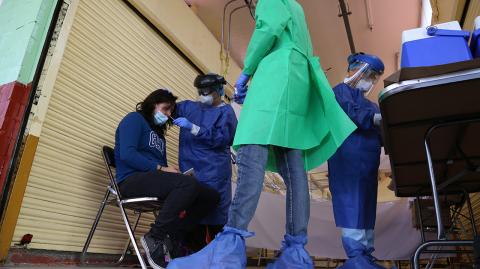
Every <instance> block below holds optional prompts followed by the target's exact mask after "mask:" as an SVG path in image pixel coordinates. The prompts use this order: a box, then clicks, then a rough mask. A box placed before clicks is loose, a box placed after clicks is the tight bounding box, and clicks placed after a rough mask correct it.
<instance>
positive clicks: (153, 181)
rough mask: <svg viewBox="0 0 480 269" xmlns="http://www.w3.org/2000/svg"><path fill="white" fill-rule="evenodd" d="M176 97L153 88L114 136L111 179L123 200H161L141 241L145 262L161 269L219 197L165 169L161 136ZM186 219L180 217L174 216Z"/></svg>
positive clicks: (164, 152) (164, 151)
mask: <svg viewBox="0 0 480 269" xmlns="http://www.w3.org/2000/svg"><path fill="white" fill-rule="evenodd" d="M176 100H177V97H176V96H174V95H173V94H172V93H171V92H170V91H168V90H163V89H160V90H156V91H154V92H152V93H151V94H150V95H148V96H147V98H145V100H144V101H143V102H141V103H139V104H137V108H136V112H131V113H129V114H128V115H127V116H125V117H124V118H123V119H122V121H121V122H120V124H119V125H118V128H117V131H116V133H115V161H116V166H117V167H116V172H117V174H116V180H117V183H118V184H119V189H120V193H121V194H122V195H123V197H125V198H133V197H142V196H150V197H158V198H160V199H162V200H164V205H163V207H162V208H161V210H160V212H159V214H158V216H157V218H156V219H155V223H152V224H151V229H150V231H149V232H148V233H146V234H145V235H144V236H143V237H142V239H141V242H142V245H143V248H144V249H145V252H146V254H147V258H148V262H149V264H150V265H151V266H152V267H153V268H165V267H166V265H167V263H168V260H169V259H170V258H174V257H176V256H178V255H179V252H178V244H177V242H179V241H180V240H183V236H184V235H185V234H186V233H187V232H188V231H190V230H191V229H192V228H193V227H194V226H195V225H196V224H197V223H198V222H199V221H200V220H201V219H202V218H204V217H205V216H206V215H208V214H209V213H210V212H211V211H212V210H213V209H214V208H216V206H217V204H218V203H219V201H220V196H219V194H218V193H217V192H216V191H215V190H213V189H210V188H208V187H205V186H204V185H200V184H198V183H197V180H196V179H195V178H194V177H191V176H187V175H183V174H181V173H179V171H178V169H177V168H175V167H172V166H168V163H167V157H166V155H167V153H166V145H165V132H166V130H167V128H168V127H169V126H170V125H171V121H170V120H169V117H170V115H171V113H172V112H173V110H174V108H175V101H176ZM183 210H185V211H186V216H185V217H184V218H180V217H179V216H180V212H182V211H183Z"/></svg>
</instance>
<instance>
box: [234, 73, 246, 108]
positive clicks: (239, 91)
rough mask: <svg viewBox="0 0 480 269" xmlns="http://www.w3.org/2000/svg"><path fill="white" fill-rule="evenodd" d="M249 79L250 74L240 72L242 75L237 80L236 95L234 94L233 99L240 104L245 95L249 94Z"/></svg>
mask: <svg viewBox="0 0 480 269" xmlns="http://www.w3.org/2000/svg"><path fill="white" fill-rule="evenodd" d="M248 80H250V76H249V75H247V74H245V73H242V74H240V77H238V79H237V82H236V83H235V95H234V96H233V99H234V101H235V102H236V103H238V104H243V101H244V100H245V96H247V90H248V87H247V83H248Z"/></svg>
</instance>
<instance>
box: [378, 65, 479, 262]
mask: <svg viewBox="0 0 480 269" xmlns="http://www.w3.org/2000/svg"><path fill="white" fill-rule="evenodd" d="M379 105H380V110H381V113H382V118H383V119H382V132H383V133H382V135H383V139H384V146H385V152H386V153H387V154H388V155H389V156H390V163H391V167H392V178H393V183H394V187H395V194H396V195H397V196H399V197H420V196H432V197H433V202H434V206H435V214H436V216H435V217H436V223H437V240H433V241H425V240H423V242H422V244H421V245H420V246H419V247H418V248H417V250H416V252H415V253H414V254H413V256H412V267H413V268H415V269H417V268H419V259H420V255H421V254H422V253H427V252H429V253H432V252H433V253H453V252H452V251H451V250H443V251H442V250H429V248H431V247H435V246H436V247H444V246H473V243H474V240H473V239H472V240H448V239H447V237H446V234H445V229H444V225H443V221H442V212H441V206H440V203H439V196H440V195H444V194H452V193H464V194H467V195H466V198H467V199H466V203H467V206H468V210H469V218H470V221H471V224H472V225H473V233H474V237H477V231H476V229H475V219H474V216H473V213H472V208H471V204H470V200H469V198H468V196H469V195H468V193H473V192H479V191H480V173H479V172H480V68H477V69H471V70H467V71H459V72H454V73H449V74H444V75H437V76H433V77H426V78H421V79H413V80H407V81H402V82H399V83H395V84H392V85H389V86H388V87H386V88H385V89H384V90H383V91H382V92H381V93H380V95H379Z"/></svg>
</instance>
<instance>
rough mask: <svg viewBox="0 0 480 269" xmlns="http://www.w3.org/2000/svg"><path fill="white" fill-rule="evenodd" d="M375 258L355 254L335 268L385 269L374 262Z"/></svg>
mask: <svg viewBox="0 0 480 269" xmlns="http://www.w3.org/2000/svg"><path fill="white" fill-rule="evenodd" d="M375 260H376V259H375V258H373V257H372V256H363V255H361V256H356V257H353V258H349V259H348V260H346V261H345V263H344V264H343V265H342V266H340V267H337V269H386V268H385V267H383V266H380V265H378V264H376V263H375Z"/></svg>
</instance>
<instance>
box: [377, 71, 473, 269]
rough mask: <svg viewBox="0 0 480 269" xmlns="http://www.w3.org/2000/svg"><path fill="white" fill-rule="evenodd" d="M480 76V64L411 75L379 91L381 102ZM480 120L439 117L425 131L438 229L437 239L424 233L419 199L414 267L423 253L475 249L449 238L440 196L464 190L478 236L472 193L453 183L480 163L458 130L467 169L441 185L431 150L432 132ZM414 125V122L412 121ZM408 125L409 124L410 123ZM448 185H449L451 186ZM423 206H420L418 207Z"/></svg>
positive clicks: (412, 259)
mask: <svg viewBox="0 0 480 269" xmlns="http://www.w3.org/2000/svg"><path fill="white" fill-rule="evenodd" d="M478 79H480V68H475V69H471V70H466V71H465V70H464V71H458V72H453V73H449V74H444V75H437V76H432V77H427V78H420V79H411V80H407V81H402V82H399V83H395V84H392V85H389V86H388V87H386V88H385V89H383V90H382V91H381V93H380V94H379V103H382V102H383V101H385V100H386V99H388V98H389V97H391V96H393V95H396V94H397V93H403V92H408V91H412V90H417V89H421V88H426V87H432V86H437V85H443V84H451V83H457V82H462V81H467V80H478ZM479 122H480V115H479V114H475V115H469V116H468V118H467V116H465V117H463V118H458V117H457V118H456V119H453V120H445V119H438V121H437V123H436V124H435V123H432V124H433V125H432V126H430V128H429V129H428V131H427V132H426V133H425V135H424V139H423V143H424V150H425V155H426V159H427V163H426V164H427V166H428V172H429V177H430V184H429V185H430V187H429V189H430V188H431V195H432V196H433V203H434V208H435V216H436V224H437V225H436V226H437V227H436V230H437V239H436V240H433V241H426V239H425V235H424V233H423V227H424V225H423V223H422V218H421V209H420V208H419V206H418V204H417V203H416V205H415V206H417V212H418V213H417V214H419V215H420V217H419V224H420V227H421V229H422V233H421V236H422V244H420V245H419V246H418V248H417V249H416V251H415V253H414V254H413V256H412V258H411V261H410V263H411V268H415V269H418V268H420V265H419V262H420V256H421V254H422V253H444V254H448V253H455V254H456V253H466V252H471V251H470V248H472V247H473V245H474V242H476V241H475V240H448V239H447V236H446V232H445V227H444V224H443V218H442V212H441V205H440V201H439V200H440V199H439V193H442V194H453V193H456V194H461V193H463V194H464V195H465V198H466V199H465V201H464V203H465V205H466V206H467V208H468V211H469V217H467V218H468V219H469V220H470V223H471V225H472V229H473V234H474V236H475V237H476V238H478V237H477V230H476V226H475V218H474V216H473V210H472V206H471V202H470V199H469V195H468V193H467V192H466V191H465V190H464V189H462V188H461V187H458V186H457V187H455V186H453V185H452V184H453V183H456V182H458V181H459V180H460V179H461V178H463V177H464V176H465V175H467V174H469V173H472V172H475V173H477V172H480V167H479V166H478V165H473V163H472V162H471V160H470V159H469V157H468V156H466V155H465V154H464V153H463V152H462V149H461V148H460V147H459V144H458V140H459V139H460V140H461V132H460V133H459V134H457V145H456V148H454V150H455V152H458V153H459V155H460V156H461V157H460V160H463V161H464V162H465V163H466V165H465V168H464V170H463V171H461V172H459V173H458V174H456V175H453V176H450V177H449V178H446V180H445V181H444V182H442V183H441V184H438V185H437V179H436V175H435V171H434V164H433V160H432V159H433V158H432V154H431V149H432V147H431V143H430V139H431V137H432V134H434V133H435V132H436V130H438V129H442V128H444V127H452V126H461V125H468V124H472V123H475V124H477V123H479ZM410 125H414V123H412V124H410ZM407 126H408V125H407ZM384 135H385V139H386V142H387V143H389V140H390V137H389V134H388V133H387V132H385V133H384ZM394 159H395V156H390V160H391V162H392V164H393V163H394ZM447 187H448V188H447ZM418 209H420V210H418ZM452 246H454V247H459V246H466V247H468V249H456V250H442V249H440V248H441V247H452ZM432 247H436V248H435V249H431V248H432Z"/></svg>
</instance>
